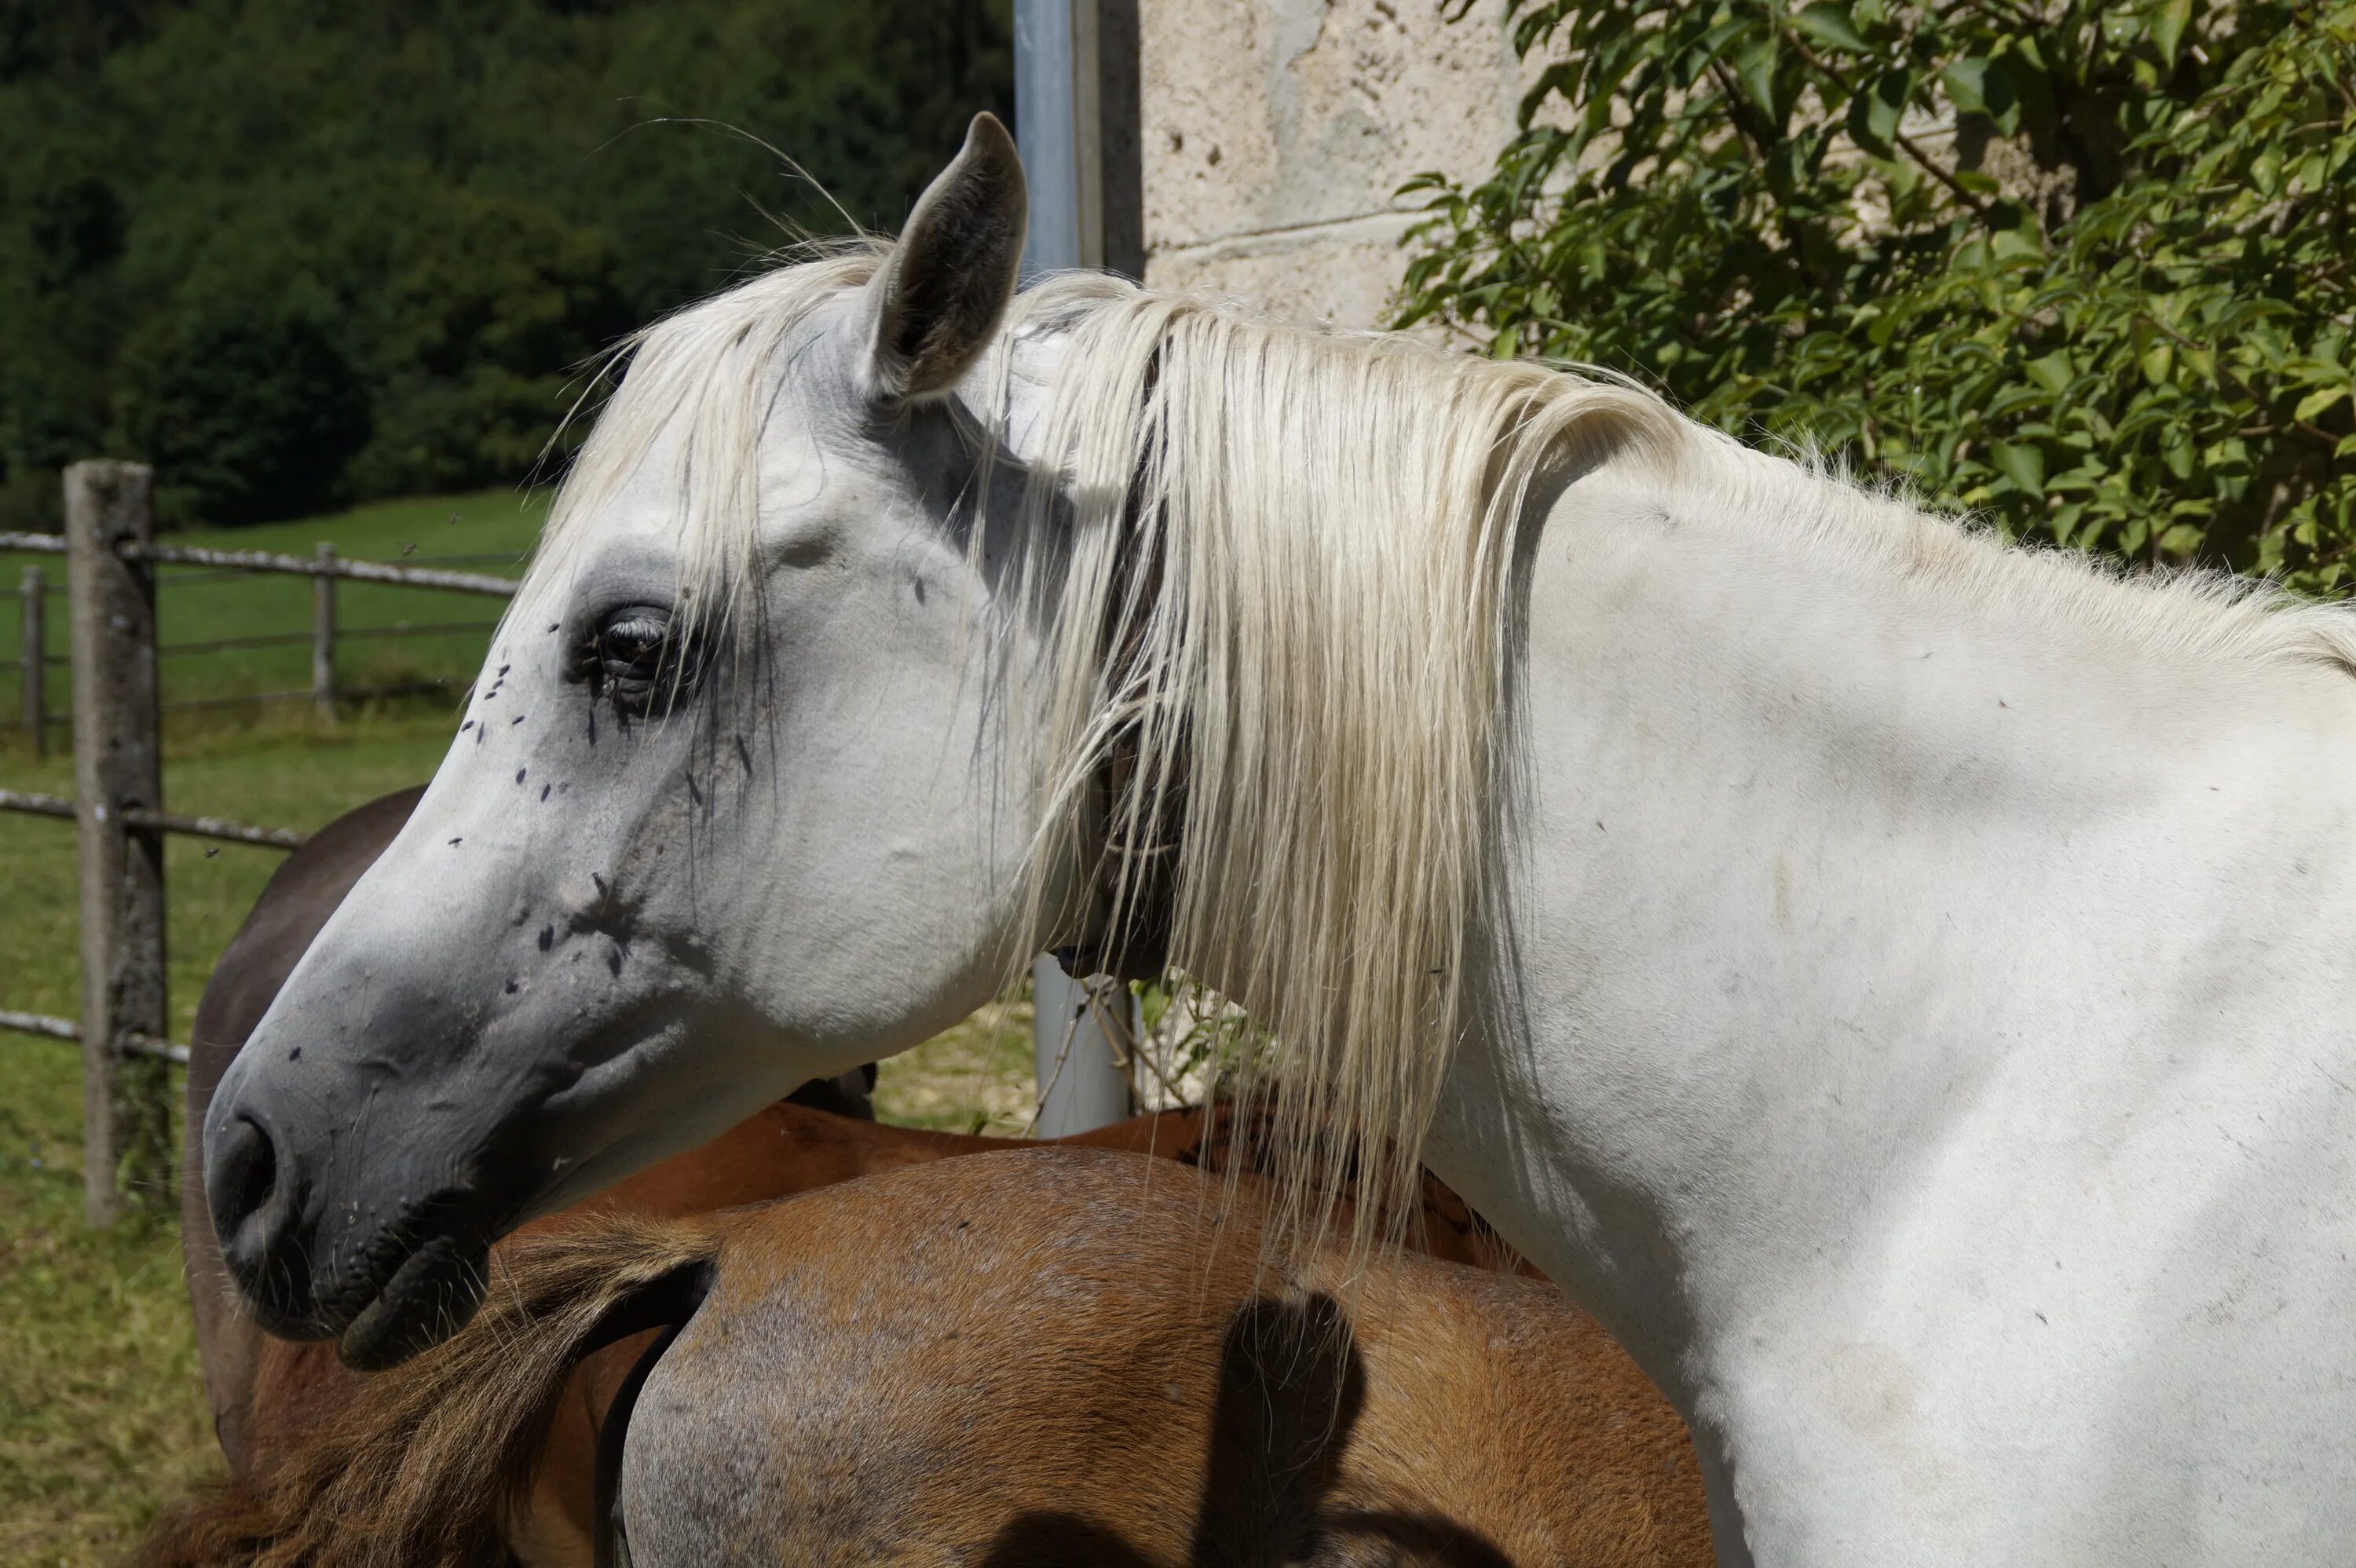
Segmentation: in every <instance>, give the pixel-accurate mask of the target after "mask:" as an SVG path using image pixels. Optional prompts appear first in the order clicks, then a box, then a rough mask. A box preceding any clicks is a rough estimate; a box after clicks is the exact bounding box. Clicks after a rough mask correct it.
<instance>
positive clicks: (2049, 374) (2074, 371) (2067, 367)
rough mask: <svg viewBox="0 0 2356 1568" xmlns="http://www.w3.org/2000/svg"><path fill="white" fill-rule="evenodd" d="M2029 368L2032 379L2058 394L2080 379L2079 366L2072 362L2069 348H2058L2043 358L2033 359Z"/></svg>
mask: <svg viewBox="0 0 2356 1568" xmlns="http://www.w3.org/2000/svg"><path fill="white" fill-rule="evenodd" d="M2028 368H2029V379H2030V380H2032V381H2034V382H2036V383H2037V384H2038V385H2039V386H2040V387H2042V388H2044V389H2046V390H2047V391H2049V392H2053V393H2056V394H2059V393H2060V392H2061V391H2063V390H2065V389H2067V388H2068V387H2069V385H2070V383H2071V382H2072V381H2074V380H2076V379H2078V368H2077V366H2075V365H2073V364H2072V363H2071V362H2070V354H2069V351H2068V350H2067V349H2056V350H2055V351H2054V352H2052V353H2051V354H2048V355H2047V356H2046V357H2044V358H2042V359H2032V360H2030V361H2029V367H2028Z"/></svg>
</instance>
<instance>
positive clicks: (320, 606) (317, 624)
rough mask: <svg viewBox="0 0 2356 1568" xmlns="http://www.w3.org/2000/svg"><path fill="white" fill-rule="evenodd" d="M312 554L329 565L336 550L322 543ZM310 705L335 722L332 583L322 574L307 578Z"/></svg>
mask: <svg viewBox="0 0 2356 1568" xmlns="http://www.w3.org/2000/svg"><path fill="white" fill-rule="evenodd" d="M316 555H317V560H318V562H319V564H320V565H322V566H331V565H333V564H334V563H335V560H336V547H335V546H334V545H331V544H327V543H326V542H325V541H322V542H321V544H320V545H319V548H318V550H317V552H316ZM311 702H312V705H313V706H314V707H316V708H317V709H318V710H319V717H320V718H322V719H325V720H327V722H328V723H330V724H332V723H334V722H335V721H336V580H335V578H334V577H333V576H331V575H330V574H329V573H327V572H324V571H321V572H316V573H314V574H313V576H312V578H311Z"/></svg>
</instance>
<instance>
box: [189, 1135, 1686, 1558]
mask: <svg viewBox="0 0 2356 1568" xmlns="http://www.w3.org/2000/svg"><path fill="white" fill-rule="evenodd" d="M1263 1192H1264V1189H1263V1188H1262V1186H1261V1185H1260V1184H1259V1183H1258V1181H1257V1180H1252V1179H1247V1180H1246V1181H1245V1182H1243V1183H1242V1184H1241V1185H1240V1186H1239V1187H1234V1188H1230V1187H1227V1186H1225V1185H1223V1184H1222V1183H1221V1182H1220V1181H1218V1180H1217V1179H1215V1178H1212V1177H1209V1176H1207V1175H1205V1174H1204V1173H1202V1172H1200V1171H1196V1170H1191V1169H1188V1168H1184V1167H1183V1166H1180V1165H1178V1164H1176V1163H1174V1162H1171V1161H1167V1160H1156V1159H1149V1158H1145V1157H1140V1156H1137V1155H1124V1154H1118V1153H1112V1152H1107V1151H1092V1150H1080V1149H1070V1148H1051V1147H1032V1148H1029V1149H1025V1150H1021V1151H1016V1152H1003V1151H1001V1152H998V1153H993V1154H990V1155H984V1156H980V1157H971V1158H962V1159H954V1160H947V1161H938V1162H935V1163H933V1164H929V1165H925V1166H920V1167H916V1168H907V1169H902V1170H897V1171H893V1172H889V1173H887V1174H883V1175H878V1176H874V1177H871V1178H868V1179H862V1180H857V1181H851V1182H845V1183H841V1184H838V1185H834V1186H831V1187H827V1188H823V1189H819V1190H817V1191H814V1192H809V1193H807V1194H804V1195H802V1196H801V1197H798V1198H795V1199H790V1200H785V1201H782V1202H778V1203H773V1204H767V1205H763V1206H760V1207H756V1208H753V1209H746V1210H739V1211H733V1212H730V1213H725V1214H718V1215H704V1216H698V1217H694V1218H690V1219H683V1220H657V1219H651V1218H648V1217H646V1216H642V1215H633V1214H625V1213H613V1214H607V1215H604V1216H600V1217H595V1218H585V1217H584V1218H578V1219H575V1220H573V1221H571V1222H569V1223H567V1224H565V1225H562V1226H559V1227H556V1228H553V1229H551V1230H546V1231H543V1232H540V1233H538V1234H535V1235H531V1236H524V1237H519V1238H517V1239H515V1240H514V1241H512V1242H510V1243H509V1244H508V1245H507V1246H506V1247H504V1248H502V1249H501V1251H500V1253H498V1254H497V1259H498V1261H497V1263H496V1264H495V1268H496V1270H497V1272H496V1274H495V1275H494V1278H493V1280H492V1283H491V1287H490V1290H489V1295H488V1300H487V1305H486V1306H485V1307H484V1309H483V1311H482V1313H481V1314H480V1316H479V1317H477V1319H476V1321H475V1322H474V1323H473V1325H472V1326H470V1327H469V1328H466V1330H465V1331H463V1332H462V1333H461V1334H459V1335H458V1336H457V1337H456V1338H455V1339H452V1340H451V1341H450V1342H448V1343H447V1344H445V1345H444V1346H443V1347H441V1348H440V1349H435V1350H434V1351H432V1352H429V1353H428V1354H426V1355H424V1356H423V1357H420V1358H419V1359H417V1360H414V1361H412V1362H410V1363H409V1364H407V1365H404V1366H402V1367H401V1368H399V1369H397V1370H396V1371H391V1372H387V1373H383V1374H380V1375H379V1376H378V1377H376V1378H375V1379H373V1380H371V1381H369V1384H368V1396H367V1397H366V1398H363V1399H358V1400H353V1401H349V1402H348V1403H345V1404H344V1405H343V1407H342V1408H341V1410H340V1411H339V1412H338V1413H337V1415H336V1416H335V1418H334V1419H332V1420H329V1421H327V1422H325V1423H323V1424H319V1425H317V1426H315V1427H314V1428H313V1429H312V1430H311V1431H310V1432H309V1433H308V1434H307V1435H306V1437H305V1441H304V1442H303V1443H301V1444H299V1445H293V1446H290V1447H289V1448H287V1449H285V1450H283V1451H280V1452H277V1453H273V1454H272V1455H270V1456H265V1457H264V1458H263V1459H262V1461H261V1463H260V1464H259V1465H258V1466H257V1467H256V1471H255V1473H254V1475H253V1476H252V1477H251V1478H250V1479H249V1481H248V1482H247V1483H246V1484H245V1485H244V1486H242V1487H241V1488H233V1489H232V1490H230V1492H229V1493H227V1494H225V1495H223V1496H220V1497H218V1498H216V1499H213V1500H212V1501H211V1502H210V1503H209V1504H206V1505H199V1506H198V1508H196V1509H192V1510H191V1511H190V1512H189V1513H187V1515H184V1516H183V1517H181V1518H180V1519H178V1520H175V1521H174V1522H173V1524H172V1526H171V1527H170V1530H169V1533H168V1535H167V1537H166V1539H165V1540H164V1541H161V1542H159V1544H158V1549H157V1550H156V1551H155V1552H154V1553H153V1555H152V1556H151V1558H150V1561H151V1562H152V1563H220V1562H239V1563H252V1564H254V1565H255V1568H272V1565H280V1564H295V1563H338V1564H341V1563H354V1564H428V1563H432V1564H456V1563H496V1562H498V1561H500V1560H501V1557H502V1554H503V1553H504V1552H505V1551H506V1550H507V1549H508V1544H509V1542H511V1541H514V1540H515V1539H516V1532H515V1531H514V1530H513V1528H512V1526H511V1525H510V1524H509V1522H508V1521H509V1520H510V1519H511V1518H512V1516H513V1515H514V1514H515V1513H517V1512H519V1511H529V1509H530V1506H531V1505H530V1500H529V1499H530V1486H531V1480H530V1477H531V1476H532V1473H533V1471H534V1469H535V1467H538V1466H539V1465H540V1464H541V1461H542V1456H544V1455H545V1454H546V1453H547V1447H546V1444H545V1442H544V1439H543V1436H542V1434H543V1433H544V1431H545V1430H546V1428H547V1425H548V1423H549V1421H550V1420H551V1417H552V1413H554V1412H555V1411H556V1410H557V1409H558V1408H559V1407H560V1406H561V1405H562V1403H563V1402H564V1401H565V1399H566V1398H567V1397H568V1396H567V1395H566V1392H565V1390H566V1388H567V1385H568V1381H569V1380H571V1379H573V1376H574V1373H575V1369H576V1367H577V1366H578V1365H579V1363H580V1362H581V1360H582V1357H583V1355H584V1351H585V1350H586V1349H589V1348H591V1347H594V1346H595V1345H598V1344H600V1343H601V1342H605V1341H609V1340H611V1339H614V1338H616V1337H617V1336H620V1335H623V1334H629V1333H636V1332H641V1331H643V1330H645V1329H646V1328H649V1327H654V1326H659V1325H668V1326H670V1328H672V1329H673V1330H674V1332H675V1338H672V1339H669V1343H668V1344H667V1346H664V1347H659V1348H658V1349H657V1350H655V1351H653V1352H650V1353H649V1354H648V1356H647V1357H646V1358H645V1359H644V1360H643V1361H642V1362H641V1363H640V1366H639V1369H638V1370H637V1371H635V1372H633V1373H632V1374H630V1375H628V1376H627V1377H626V1380H625V1381H626V1383H628V1384H631V1385H640V1384H642V1386H637V1387H626V1388H625V1389H624V1390H623V1391H622V1392H621V1395H620V1397H619V1399H618V1400H617V1402H616V1417H615V1418H614V1419H612V1420H610V1421H609V1422H608V1424H607V1430H606V1437H605V1442H604V1444H603V1445H602V1448H601V1452H600V1453H599V1455H598V1459H597V1469H598V1472H599V1475H600V1479H601V1483H602V1484H601V1487H600V1491H601V1493H602V1494H603V1496H604V1498H605V1499H608V1501H607V1502H606V1504H605V1506H603V1507H601V1508H600V1509H598V1513H597V1518H598V1519H599V1520H613V1521H614V1523H615V1525H616V1527H617V1528H618V1530H619V1531H620V1533H621V1535H622V1537H623V1541H624V1542H625V1543H626V1544H625V1545H623V1546H620V1547H618V1548H617V1547H616V1546H613V1545H610V1544H609V1545H608V1546H606V1547H605V1549H603V1550H601V1551H599V1552H598V1553H597V1557H598V1560H599V1561H601V1562H604V1561H611V1562H622V1563H631V1564H634V1565H635V1568H664V1565H669V1564H680V1565H686V1564H699V1565H701V1564H723V1563H764V1564H771V1563H829V1564H830V1563H845V1564H848V1563H883V1562H891V1563H974V1564H998V1565H1002V1568H1040V1565H1049V1568H1053V1565H1059V1564H1060V1565H1069V1568H1079V1565H1082V1564H1087V1565H1091V1568H1107V1565H1109V1568H1179V1565H1182V1564H1183V1565H1188V1568H1210V1565H1212V1564H1220V1565H1238V1568H1241V1565H1252V1568H1258V1565H1263V1564H1264V1565H1266V1568H1276V1565H1278V1564H1280V1563H1301V1564H1331V1565H1333V1568H1342V1565H1344V1564H1366V1565H1371V1564H1375V1563H1388V1564H1425V1565H1430V1568H1441V1565H1446V1568H1499V1565H1503V1564H1514V1563H1530V1564H1539V1563H1544V1564H1570V1565H1579V1568H1588V1565H1592V1568H1603V1565H1605V1564H1612V1565H1616V1568H1628V1565H1634V1568H1649V1565H1667V1564H1677V1565H1679V1568H1698V1565H1700V1564H1703V1563H1708V1561H1709V1541H1708V1528H1707V1524H1706V1522H1705V1519H1704V1511H1703V1504H1702V1498H1701V1491H1700V1487H1699V1485H1698V1481H1697V1476H1696V1471H1695V1466H1694V1461H1693V1457H1692V1452H1691V1448H1690V1446H1689V1445H1688V1443H1687V1438H1686V1435H1685V1432H1684V1429H1683V1428H1682V1427H1681V1426H1680V1425H1679V1424H1678V1423H1677V1421H1676V1416H1675V1415H1674V1414H1673V1413H1671V1412H1670V1411H1669V1409H1668V1407H1667V1406H1666V1405H1665V1403H1662V1402H1661V1401H1660V1399H1659V1398H1658V1396H1657V1395H1655V1394H1654V1393H1653V1392H1652V1390H1651V1389H1650V1387H1649V1386H1648V1385H1646V1384H1645V1383H1644V1379H1643V1378H1642V1376H1641V1375H1640V1374H1639V1373H1637V1372H1636V1371H1635V1370H1634V1369H1633V1367H1632V1366H1631V1365H1630V1364H1629V1363H1628V1361H1627V1360H1626V1359H1625V1358H1624V1357H1622V1355H1621V1354H1620V1353H1619V1352H1618V1351H1617V1349H1614V1348H1613V1347H1612V1344H1611V1343H1610V1341H1609V1340H1608V1339H1605V1338H1604V1336H1603V1334H1602V1332H1601V1329H1600V1328H1597V1327H1596V1326H1595V1325H1594V1323H1593V1322H1592V1321H1591V1320H1590V1319H1589V1318H1587V1317H1585V1316H1584V1315H1582V1314H1580V1313H1579V1312H1577V1311H1575V1310H1573V1309H1571V1308H1570V1307H1568V1306H1567V1305H1566V1304H1565V1303H1564V1302H1563V1300H1562V1299H1561V1297H1560V1296H1558V1294H1557V1293H1556V1292H1555V1291H1554V1290H1553V1289H1552V1287H1550V1286H1548V1285H1545V1284H1543V1283H1541V1282H1538V1281H1536V1280H1532V1279H1526V1278H1519V1277H1515V1276H1511V1275H1498V1274H1494V1273H1489V1272H1484V1271H1479V1270H1473V1269H1468V1268H1463V1267H1461V1266H1457V1265H1453V1264H1441V1263H1437V1262H1434V1261H1432V1260H1430V1259H1427V1258H1421V1257H1417V1256H1413V1255H1411V1254H1407V1253H1398V1252H1385V1253H1381V1254H1380V1255H1378V1256H1377V1257H1376V1260H1375V1261H1374V1263H1373V1264H1371V1266H1370V1268H1369V1270H1368V1272H1367V1274H1366V1275H1365V1277H1364V1278H1363V1280H1361V1279H1357V1278H1355V1277H1354V1276H1353V1275H1352V1273H1351V1268H1350V1259H1349V1257H1348V1256H1347V1255H1346V1254H1345V1253H1343V1252H1341V1251H1340V1250H1338V1249H1324V1250H1310V1251H1308V1252H1306V1253H1302V1252H1298V1251H1296V1252H1290V1253H1287V1254H1285V1255H1286V1260H1287V1261H1286V1262H1285V1263H1284V1264H1273V1263H1271V1262H1270V1261H1269V1258H1270V1253H1269V1251H1268V1250H1267V1249H1266V1248H1265V1247H1264V1246H1263V1244H1262V1242H1263V1227H1264V1225H1265V1222H1266V1206H1265V1201H1264V1198H1263ZM633 1393H635V1399H633V1397H632V1395H633Z"/></svg>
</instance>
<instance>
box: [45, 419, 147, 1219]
mask: <svg viewBox="0 0 2356 1568" xmlns="http://www.w3.org/2000/svg"><path fill="white" fill-rule="evenodd" d="M153 479H154V474H153V471H152V470H150V469H149V468H147V467H146V466H145V464H136V463H114V462H91V463H77V464H73V465H72V466H71V467H70V468H68V469H67V470H66V475H65V487H66V496H65V500H66V589H67V597H68V609H69V613H70V621H71V628H72V645H73V731H74V794H75V795H76V797H77V798H76V805H77V807H78V809H79V816H78V821H79V824H80V841H81V842H80V849H81V856H80V859H81V885H80V901H81V1040H82V1045H81V1050H82V1182H83V1203H84V1208H85V1211H86V1212H87V1214H88V1216H89V1218H90V1222H91V1224H93V1225H103V1224H107V1223H109V1222H111V1221H112V1220H113V1219H114V1218H115V1216H116V1215H117V1214H118V1213H119V1212H121V1211H122V1207H123V1195H124V1194H126V1193H127V1194H128V1196H129V1200H130V1201H132V1202H133V1203H136V1204H141V1205H145V1206H153V1207H155V1208H158V1209H161V1208H164V1207H166V1206H167V1205H169V1204H170V1202H171V1200H172V1165H173V1158H172V1156H173V1150H172V1147H171V1141H172V1117H171V1100H172V1080H171V1068H170V1066H169V1064H168V1063H166V1062H163V1061H155V1060H154V1059H152V1058H146V1057H137V1056H133V1055H131V1054H130V1053H128V1052H127V1051H123V1050H122V1049H121V1042H122V1040H123V1037H124V1036H125V1035H126V1034H129V1033H132V1032H134V1031H135V1032H138V1033H144V1034H149V1035H155V1036H159V1037H160V1036H163V1035H165V1034H166V1033H167V1032H168V1030H167V1029H166V1025H167V1024H168V1022H169V1021H170V1020H169V1018H168V1016H167V1014H166V1008H165V996H164V835H163V832H162V830H161V829H160V828H153V827H136V828H134V827H131V826H130V825H129V823H127V822H126V821H125V820H124V818H123V813H124V811H125V810H126V809H127V808H130V807H134V806H145V807H147V808H148V809H150V810H161V809H162V808H163V805H164V770H163V748H162V744H161V736H160V734H159V732H158V731H159V710H158V708H157V701H156V689H155V568H154V566H153V565H152V564H150V563H149V562H146V561H144V560H123V557H122V556H121V555H119V554H117V553H116V550H117V548H118V547H119V546H121V545H123V544H128V543H138V544H146V543H150V542H152V541H153V540H154V539H155V513H154V511H153V509H152V507H151V506H150V501H151V494H152V483H153Z"/></svg>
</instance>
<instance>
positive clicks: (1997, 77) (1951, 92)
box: [1939, 59, 2020, 134]
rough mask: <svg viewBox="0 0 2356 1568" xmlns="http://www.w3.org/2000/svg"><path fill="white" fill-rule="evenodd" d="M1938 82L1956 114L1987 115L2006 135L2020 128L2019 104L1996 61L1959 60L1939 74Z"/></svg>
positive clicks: (2002, 69) (2010, 83)
mask: <svg viewBox="0 0 2356 1568" xmlns="http://www.w3.org/2000/svg"><path fill="white" fill-rule="evenodd" d="M1939 80H1941V81H1943V82H1944V83H1945V85H1946V89H1947V101H1949V102H1951V103H1953V104H1954V106H1955V110H1956V112H1958V113H1963V114H1983V115H1986V116H1987V118H1988V119H1990V120H1992V121H1994V122H1995V123H1996V125H1997V129H1998V130H2001V131H2003V132H2005V133H2007V134H2010V133H2012V132H2013V131H2015V130H2017V129H2019V124H2020V104H2019V101H2017V100H2016V99H2015V97H2014V96H2013V91H2012V79H2011V78H2009V77H2008V76H2007V75H2005V71H2004V67H2002V66H2001V65H1998V64H1997V62H1996V61H1994V60H1989V59H1959V60H1956V61H1955V62H1954V63H1953V64H1952V65H1950V66H1948V67H1947V69H1945V70H1944V71H1941V72H1940V73H1939Z"/></svg>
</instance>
